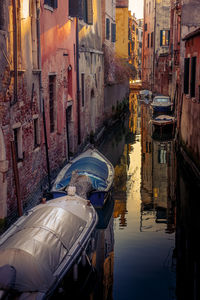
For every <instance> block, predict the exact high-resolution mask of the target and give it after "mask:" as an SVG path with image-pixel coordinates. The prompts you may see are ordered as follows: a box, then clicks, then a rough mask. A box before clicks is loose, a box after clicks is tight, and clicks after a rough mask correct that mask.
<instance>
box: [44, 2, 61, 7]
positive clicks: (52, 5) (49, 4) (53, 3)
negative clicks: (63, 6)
mask: <svg viewBox="0 0 200 300" xmlns="http://www.w3.org/2000/svg"><path fill="white" fill-rule="evenodd" d="M44 4H46V5H48V6H50V7H52V8H58V0H44Z"/></svg>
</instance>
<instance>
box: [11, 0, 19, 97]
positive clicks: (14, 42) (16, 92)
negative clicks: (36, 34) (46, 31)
mask: <svg viewBox="0 0 200 300" xmlns="http://www.w3.org/2000/svg"><path fill="white" fill-rule="evenodd" d="M12 6H13V62H14V103H15V102H17V98H18V91H17V84H18V73H17V8H16V0H12Z"/></svg>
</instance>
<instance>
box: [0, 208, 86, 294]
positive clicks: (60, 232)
mask: <svg viewBox="0 0 200 300" xmlns="http://www.w3.org/2000/svg"><path fill="white" fill-rule="evenodd" d="M83 215H84V213H83ZM86 223H87V222H86V220H84V219H82V218H81V217H78V216H76V215H75V214H73V213H71V212H69V211H67V210H66V209H65V207H64V206H63V207H56V206H48V205H47V204H46V205H44V206H43V205H39V206H38V209H36V210H35V211H33V212H32V213H31V215H30V216H28V217H27V219H25V221H24V222H23V223H22V224H21V225H19V226H18V227H17V229H16V230H15V231H14V233H13V234H12V235H11V236H10V237H8V239H7V240H6V241H5V242H4V243H2V245H1V246H0V266H3V265H6V264H8V265H11V266H13V267H14V268H15V269H16V271H17V272H16V281H15V285H14V288H15V289H17V290H18V291H21V292H34V291H38V292H46V291H47V290H48V289H49V288H50V287H51V286H52V284H53V283H54V281H55V280H56V278H55V277H54V275H53V273H54V272H55V270H56V269H57V268H58V266H59V265H60V263H61V262H62V260H63V258H64V257H65V256H66V254H68V253H69V250H70V248H71V247H72V246H73V245H74V243H75V242H76V241H77V239H78V237H79V236H80V234H81V232H82V231H83V230H84V228H85V226H86ZM0 288H1V283H0Z"/></svg>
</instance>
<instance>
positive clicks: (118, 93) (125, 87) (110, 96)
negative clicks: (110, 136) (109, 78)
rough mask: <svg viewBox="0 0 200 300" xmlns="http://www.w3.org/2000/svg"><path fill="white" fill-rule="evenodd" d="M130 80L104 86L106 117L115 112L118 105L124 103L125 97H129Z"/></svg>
mask: <svg viewBox="0 0 200 300" xmlns="http://www.w3.org/2000/svg"><path fill="white" fill-rule="evenodd" d="M128 94H129V82H128V80H127V82H124V83H121V84H113V85H107V86H105V87H104V111H105V119H107V118H109V117H110V116H112V115H113V114H114V113H115V110H116V108H117V105H118V104H120V103H122V102H123V101H124V99H125V98H128Z"/></svg>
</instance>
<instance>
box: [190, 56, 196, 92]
mask: <svg viewBox="0 0 200 300" xmlns="http://www.w3.org/2000/svg"><path fill="white" fill-rule="evenodd" d="M196 60H197V58H196V56H194V57H192V60H191V80H190V96H191V97H195V89H196Z"/></svg>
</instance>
